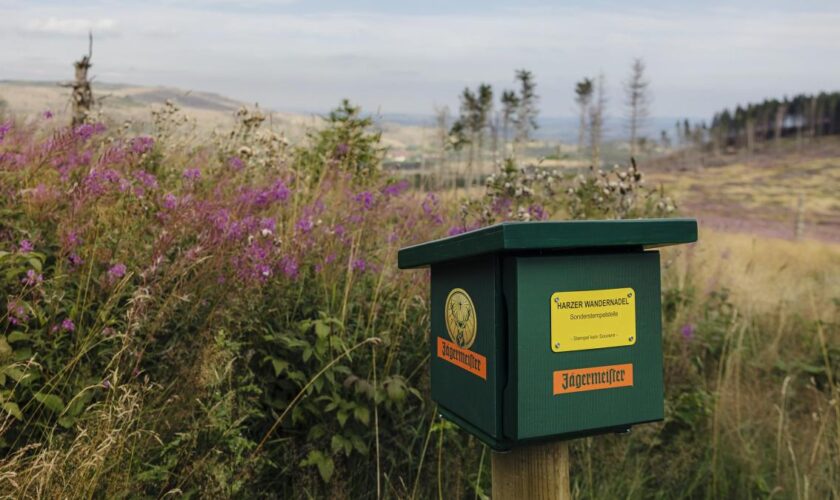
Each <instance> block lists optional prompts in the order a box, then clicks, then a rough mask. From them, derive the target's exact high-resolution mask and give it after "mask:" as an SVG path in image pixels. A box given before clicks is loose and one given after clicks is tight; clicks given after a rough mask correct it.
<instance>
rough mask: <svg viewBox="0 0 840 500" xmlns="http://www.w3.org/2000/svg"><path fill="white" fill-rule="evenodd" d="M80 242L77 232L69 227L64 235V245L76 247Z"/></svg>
mask: <svg viewBox="0 0 840 500" xmlns="http://www.w3.org/2000/svg"><path fill="white" fill-rule="evenodd" d="M81 243H82V239H81V238H80V237H79V233H77V232H76V231H75V230H74V229H71V230H70V231H68V232H67V234H65V235H64V246H65V247H66V248H76V247H77V246H79V245H80V244H81Z"/></svg>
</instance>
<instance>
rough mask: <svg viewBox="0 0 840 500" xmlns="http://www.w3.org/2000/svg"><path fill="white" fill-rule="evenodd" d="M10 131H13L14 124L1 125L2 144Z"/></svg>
mask: <svg viewBox="0 0 840 500" xmlns="http://www.w3.org/2000/svg"><path fill="white" fill-rule="evenodd" d="M9 130H12V122H6V123H3V124H0V142H3V139H4V138H5V137H6V134H7V133H8V132H9Z"/></svg>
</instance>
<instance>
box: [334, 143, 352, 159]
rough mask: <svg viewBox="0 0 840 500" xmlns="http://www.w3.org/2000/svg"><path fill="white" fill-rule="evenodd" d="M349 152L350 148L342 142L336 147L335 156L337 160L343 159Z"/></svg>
mask: <svg viewBox="0 0 840 500" xmlns="http://www.w3.org/2000/svg"><path fill="white" fill-rule="evenodd" d="M349 151H350V146H348V145H347V143H346V142H342V143H341V144H339V145H338V146H336V147H335V156H336V157H337V158H343V157H344V156H345V155H346V154H347V153H348V152H349Z"/></svg>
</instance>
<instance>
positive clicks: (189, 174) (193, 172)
mask: <svg viewBox="0 0 840 500" xmlns="http://www.w3.org/2000/svg"><path fill="white" fill-rule="evenodd" d="M184 179H186V180H188V181H191V182H196V181H198V180H200V179H201V170H199V169H197V168H188V169H186V170H184Z"/></svg>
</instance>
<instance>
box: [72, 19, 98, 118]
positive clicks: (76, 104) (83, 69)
mask: <svg viewBox="0 0 840 500" xmlns="http://www.w3.org/2000/svg"><path fill="white" fill-rule="evenodd" d="M92 57H93V33H89V34H88V53H87V55H86V56H82V58H81V59H79V60H78V61H76V62H74V63H73V67H74V68H75V69H76V80H75V81H74V82H73V83H70V84H67V85H66V86H68V87H71V88H72V89H73V94H72V96H71V99H72V101H73V126H74V127H75V126H78V125H81V124H82V123H84V122H85V120H86V119H87V117H88V115H89V114H90V110H91V108H92V107H93V90H91V86H90V79H88V70H90V68H91V66H93V65H92V64H91V63H90V60H91V58H92Z"/></svg>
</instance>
